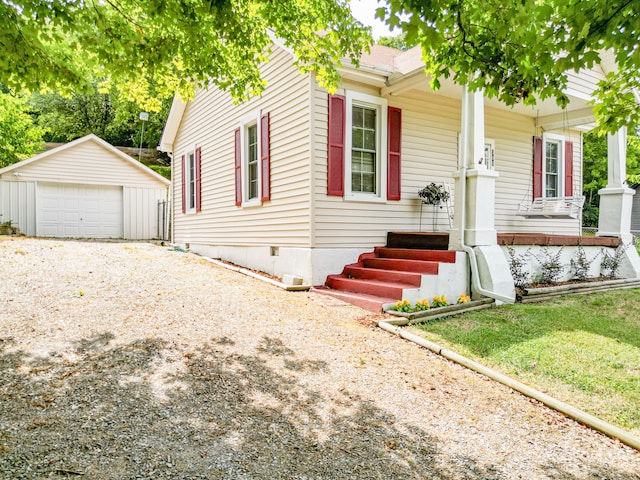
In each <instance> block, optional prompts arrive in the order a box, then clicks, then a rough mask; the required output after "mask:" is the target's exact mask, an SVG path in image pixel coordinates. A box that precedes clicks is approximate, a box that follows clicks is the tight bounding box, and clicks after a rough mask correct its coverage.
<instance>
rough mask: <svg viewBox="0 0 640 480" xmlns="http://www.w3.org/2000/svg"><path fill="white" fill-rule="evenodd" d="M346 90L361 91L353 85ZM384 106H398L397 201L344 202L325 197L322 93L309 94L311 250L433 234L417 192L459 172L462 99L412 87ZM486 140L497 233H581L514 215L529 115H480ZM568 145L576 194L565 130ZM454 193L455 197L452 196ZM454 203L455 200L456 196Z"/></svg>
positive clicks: (526, 194)
mask: <svg viewBox="0 0 640 480" xmlns="http://www.w3.org/2000/svg"><path fill="white" fill-rule="evenodd" d="M345 88H349V89H355V90H360V91H367V92H368V90H362V89H361V88H360V87H359V86H358V85H357V84H346V85H345ZM388 101H389V106H393V107H398V108H401V109H402V199H401V200H400V201H387V202H386V203H365V202H351V201H345V200H344V199H343V198H341V197H329V196H327V195H326V192H327V93H326V92H324V91H322V90H321V89H316V91H315V95H314V109H315V112H316V114H315V116H314V122H315V123H314V125H313V131H314V132H316V136H315V142H314V145H313V148H314V156H315V158H316V165H315V172H314V178H315V186H314V194H315V200H314V206H315V208H314V212H313V215H314V220H315V222H314V227H315V236H314V247H335V248H339V247H373V246H376V245H382V244H384V243H385V242H386V234H387V232H389V231H418V230H419V228H420V224H422V230H423V231H429V230H431V229H433V227H432V226H433V224H434V219H433V215H434V213H433V212H434V209H433V207H426V206H425V208H424V212H423V215H422V222H421V221H420V200H419V197H418V195H417V192H418V190H420V189H421V188H422V187H424V186H425V185H426V184H428V183H430V182H436V183H438V182H448V183H450V184H451V186H452V187H453V177H452V174H453V172H454V171H455V170H456V169H457V144H458V132H459V131H460V115H461V106H460V101H459V100H456V99H451V98H447V97H443V96H439V95H434V94H431V93H425V92H418V91H416V90H413V91H411V92H407V93H406V94H404V95H401V96H390V97H388ZM485 123H486V126H485V137H486V138H491V139H493V140H495V150H496V170H497V171H498V173H499V174H500V177H499V178H498V180H497V182H496V212H495V213H496V228H497V230H498V231H499V232H525V231H528V232H544V233H573V234H577V233H578V232H579V222H578V221H577V220H557V219H544V220H538V221H533V220H526V219H524V218H522V217H517V216H515V211H516V209H517V206H518V204H519V202H520V201H522V200H528V199H529V198H530V197H531V182H532V179H531V171H532V156H533V149H532V137H533V135H535V134H536V133H538V134H539V132H536V129H535V125H534V118H533V117H527V116H524V115H519V114H515V113H511V112H507V111H503V110H494V109H487V110H486V111H485ZM564 134H565V135H566V136H567V139H568V140H572V141H573V142H574V177H575V179H576V180H575V181H574V184H575V185H574V191H575V192H580V191H581V189H582V185H581V176H582V172H581V169H580V159H581V155H582V148H581V138H580V134H579V133H576V132H564ZM454 194H455V192H454ZM454 201H455V196H454ZM436 224H437V227H438V228H437V229H438V230H443V229H444V230H446V229H447V228H448V220H447V218H446V213H444V211H443V210H440V211H439V213H438V218H437V222H436Z"/></svg>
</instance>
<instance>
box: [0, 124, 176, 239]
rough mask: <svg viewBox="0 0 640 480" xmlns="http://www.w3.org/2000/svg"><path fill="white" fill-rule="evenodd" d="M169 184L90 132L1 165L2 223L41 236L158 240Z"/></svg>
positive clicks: (0, 219) (31, 234)
mask: <svg viewBox="0 0 640 480" xmlns="http://www.w3.org/2000/svg"><path fill="white" fill-rule="evenodd" d="M169 184H170V182H169V181H168V180H167V179H165V178H163V177H162V176H161V175H158V174H157V173H156V172H154V171H153V170H151V169H149V168H148V167H146V166H145V165H143V164H141V163H140V162H138V161H136V160H135V159H133V158H131V157H130V156H129V155H127V154H125V153H123V152H121V151H120V150H118V149H117V148H115V147H113V146H112V145H110V144H109V143H107V142H105V141H104V140H102V139H100V138H99V137H97V136H96V135H93V134H91V135H87V136H85V137H82V138H79V139H77V140H74V141H72V142H69V143H66V144H64V145H61V146H59V147H57V148H54V149H52V150H48V151H46V152H44V153H41V154H39V155H36V156H34V157H31V158H29V159H27V160H23V161H21V162H18V163H14V164H12V165H9V166H8V167H5V168H2V169H0V215H1V216H0V222H1V223H6V222H11V224H12V226H14V227H18V228H19V229H20V231H21V232H22V233H23V234H25V235H29V236H38V237H59V238H124V239H136V240H138V239H140V240H141V239H152V238H158V232H159V231H160V230H159V227H160V226H159V225H158V218H159V216H158V202H159V201H163V200H165V199H166V198H167V190H168V187H169Z"/></svg>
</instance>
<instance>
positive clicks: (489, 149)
mask: <svg viewBox="0 0 640 480" xmlns="http://www.w3.org/2000/svg"><path fill="white" fill-rule="evenodd" d="M484 164H485V165H486V166H487V168H488V169H489V170H493V169H494V168H495V166H496V144H495V141H494V140H491V139H488V138H486V139H485V140H484Z"/></svg>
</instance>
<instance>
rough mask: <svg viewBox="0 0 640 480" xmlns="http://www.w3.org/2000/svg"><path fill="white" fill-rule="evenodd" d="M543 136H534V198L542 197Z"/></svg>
mask: <svg viewBox="0 0 640 480" xmlns="http://www.w3.org/2000/svg"><path fill="white" fill-rule="evenodd" d="M542 145H543V143H542V137H533V198H534V199H536V198H540V197H542Z"/></svg>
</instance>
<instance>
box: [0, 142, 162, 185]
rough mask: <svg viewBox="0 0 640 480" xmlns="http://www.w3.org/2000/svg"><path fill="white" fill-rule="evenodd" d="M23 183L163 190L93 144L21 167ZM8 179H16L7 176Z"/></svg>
mask: <svg viewBox="0 0 640 480" xmlns="http://www.w3.org/2000/svg"><path fill="white" fill-rule="evenodd" d="M17 171H18V172H19V174H20V178H21V179H25V180H44V181H47V182H54V183H74V184H87V185H132V186H139V187H155V188H158V187H162V188H164V186H163V185H162V183H161V182H160V181H159V180H157V179H155V178H153V177H152V176H151V175H149V174H147V173H145V172H144V170H142V169H139V168H136V167H135V166H133V165H131V164H130V163H129V162H127V161H126V160H124V159H123V158H120V157H119V156H118V155H116V154H115V153H113V152H110V151H108V150H106V149H105V148H103V147H102V146H101V145H98V144H97V143H95V142H93V141H87V142H83V143H79V144H78V145H75V146H73V147H71V148H67V149H64V150H62V151H60V152H57V153H53V154H51V155H50V156H48V157H45V158H42V159H40V160H38V161H35V162H33V163H29V164H27V165H24V166H22V167H19V168H18V169H17ZM5 175H13V174H12V173H7V174H5Z"/></svg>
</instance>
